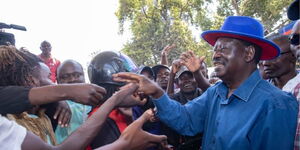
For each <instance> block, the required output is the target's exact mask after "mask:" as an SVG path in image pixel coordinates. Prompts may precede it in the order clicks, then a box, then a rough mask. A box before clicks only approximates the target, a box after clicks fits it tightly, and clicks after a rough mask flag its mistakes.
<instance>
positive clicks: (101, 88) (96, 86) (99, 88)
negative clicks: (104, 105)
mask: <svg viewBox="0 0 300 150" xmlns="http://www.w3.org/2000/svg"><path fill="white" fill-rule="evenodd" d="M93 85H94V87H95V90H96V91H97V92H99V93H101V94H106V90H105V89H104V88H103V87H100V86H98V85H95V84H93Z"/></svg>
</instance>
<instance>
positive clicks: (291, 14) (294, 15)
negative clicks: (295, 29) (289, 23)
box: [287, 0, 299, 20]
mask: <svg viewBox="0 0 300 150" xmlns="http://www.w3.org/2000/svg"><path fill="white" fill-rule="evenodd" d="M287 16H288V18H289V19H290V20H298V19H299V0H294V2H293V3H291V4H290V6H289V7H288V10H287Z"/></svg>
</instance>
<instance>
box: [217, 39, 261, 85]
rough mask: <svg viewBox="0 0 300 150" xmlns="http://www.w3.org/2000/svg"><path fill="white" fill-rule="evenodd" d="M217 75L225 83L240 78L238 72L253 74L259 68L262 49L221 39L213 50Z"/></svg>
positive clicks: (232, 40)
mask: <svg viewBox="0 0 300 150" xmlns="http://www.w3.org/2000/svg"><path fill="white" fill-rule="evenodd" d="M213 51H214V52H213V63H214V65H215V73H216V76H217V77H218V78H220V79H221V80H223V81H230V80H235V79H238V78H239V75H240V74H239V73H237V72H241V71H242V72H248V73H251V72H252V71H253V70H255V69H256V68H257V63H258V62H259V58H260V55H261V49H260V48H259V47H258V46H256V45H254V44H251V43H249V42H247V41H243V40H240V39H235V38H228V37H220V38H218V39H217V41H216V43H215V46H214V49H213Z"/></svg>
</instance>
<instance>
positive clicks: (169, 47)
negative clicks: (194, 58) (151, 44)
mask: <svg viewBox="0 0 300 150" xmlns="http://www.w3.org/2000/svg"><path fill="white" fill-rule="evenodd" d="M175 47H176V45H175V44H172V45H167V46H166V47H165V48H164V49H163V50H162V51H161V62H160V64H162V65H166V66H168V55H169V53H170V51H171V50H172V49H174V48H175Z"/></svg>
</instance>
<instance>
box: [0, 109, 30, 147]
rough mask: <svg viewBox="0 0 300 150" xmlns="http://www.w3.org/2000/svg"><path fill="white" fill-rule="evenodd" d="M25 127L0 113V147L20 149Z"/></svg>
mask: <svg viewBox="0 0 300 150" xmlns="http://www.w3.org/2000/svg"><path fill="white" fill-rule="evenodd" d="M26 133H27V131H26V129H25V128H24V127H22V126H20V125H18V124H17V123H16V122H14V121H9V120H7V119H6V118H5V117H3V116H1V115H0V149H1V150H2V149H3V150H21V145H22V143H23V141H24V139H25V136H26Z"/></svg>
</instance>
